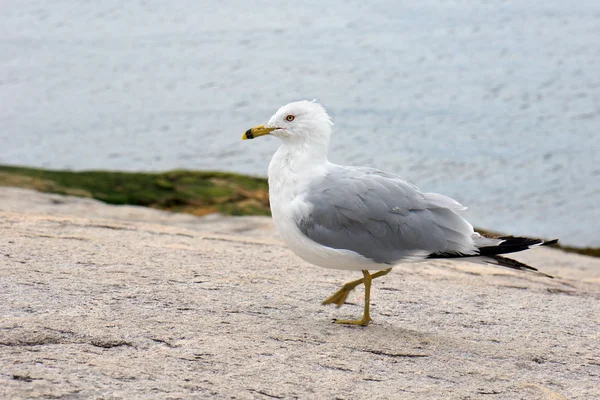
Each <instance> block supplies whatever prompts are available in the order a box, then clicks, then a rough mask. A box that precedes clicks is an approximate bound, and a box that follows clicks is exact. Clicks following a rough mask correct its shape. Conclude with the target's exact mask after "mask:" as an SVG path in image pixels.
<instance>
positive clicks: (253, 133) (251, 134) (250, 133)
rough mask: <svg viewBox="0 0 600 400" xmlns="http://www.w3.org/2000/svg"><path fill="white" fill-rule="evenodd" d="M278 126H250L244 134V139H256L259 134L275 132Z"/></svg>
mask: <svg viewBox="0 0 600 400" xmlns="http://www.w3.org/2000/svg"><path fill="white" fill-rule="evenodd" d="M275 129H277V128H265V126H264V125H259V126H255V127H254V128H250V129H248V130H247V131H246V133H244V134H243V135H242V140H246V139H254V138H257V137H259V136H264V135H268V134H269V133H271V132H273V131H274V130H275Z"/></svg>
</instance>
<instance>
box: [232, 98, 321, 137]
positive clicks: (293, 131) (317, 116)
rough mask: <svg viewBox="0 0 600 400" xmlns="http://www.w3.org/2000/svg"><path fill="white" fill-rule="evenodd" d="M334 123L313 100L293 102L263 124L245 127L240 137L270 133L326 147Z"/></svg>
mask: <svg viewBox="0 0 600 400" xmlns="http://www.w3.org/2000/svg"><path fill="white" fill-rule="evenodd" d="M332 125H333V122H331V119H330V118H329V115H327V111H325V108H323V106H322V105H320V104H319V103H316V102H314V101H312V102H311V101H306V100H303V101H296V102H294V103H290V104H286V105H285V106H283V107H281V108H280V109H279V110H277V112H276V113H275V115H273V116H272V117H271V119H269V122H267V123H266V124H264V125H259V126H255V127H254V128H251V129H248V130H247V131H246V133H244V135H243V136H242V139H244V140H245V139H254V138H255V137H258V136H263V135H269V134H270V135H273V136H276V137H278V138H280V139H281V140H282V141H283V142H284V143H287V144H296V145H307V144H311V143H314V144H319V145H325V146H327V145H328V144H329V139H330V138H331V126H332Z"/></svg>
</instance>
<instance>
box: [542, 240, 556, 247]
mask: <svg viewBox="0 0 600 400" xmlns="http://www.w3.org/2000/svg"><path fill="white" fill-rule="evenodd" d="M553 244H558V239H552V240H546V241H544V243H542V244H541V245H542V246H552V245H553Z"/></svg>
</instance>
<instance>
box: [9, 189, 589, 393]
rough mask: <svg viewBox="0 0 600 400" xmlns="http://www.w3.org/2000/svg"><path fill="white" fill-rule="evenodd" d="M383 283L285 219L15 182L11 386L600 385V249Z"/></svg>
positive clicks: (545, 252) (533, 389)
mask: <svg viewBox="0 0 600 400" xmlns="http://www.w3.org/2000/svg"><path fill="white" fill-rule="evenodd" d="M519 259H520V260H522V261H526V262H528V263H531V264H533V265H535V266H537V267H539V268H540V269H542V270H543V271H545V272H547V273H550V274H552V275H555V276H556V279H553V280H552V279H547V278H544V277H542V276H537V275H534V274H528V273H518V272H512V271H510V270H505V269H500V268H494V267H487V268H486V267H483V266H478V265H471V264H466V263H458V262H448V261H434V262H427V263H420V264H413V265H404V266H399V267H396V268H395V269H394V272H393V273H391V274H390V275H388V276H386V277H384V278H381V279H378V280H375V281H374V286H373V288H374V289H373V294H372V296H373V300H372V316H373V319H374V321H373V323H372V324H371V325H370V326H369V327H367V328H362V327H349V326H341V325H336V324H333V323H332V322H331V321H332V319H334V318H351V317H357V316H360V314H361V312H362V303H361V301H362V296H363V292H362V290H361V289H360V288H359V289H358V290H357V291H355V293H353V294H352V295H351V296H350V297H349V302H348V304H346V305H344V306H343V307H342V308H340V309H337V308H335V307H325V306H322V305H321V304H320V302H321V301H322V300H323V299H325V298H326V297H327V296H329V295H330V294H331V293H332V292H334V291H335V290H337V289H338V288H339V286H340V285H341V284H343V283H344V282H346V281H348V280H352V279H357V278H359V277H360V274H356V273H352V272H346V271H333V270H326V269H321V268H318V267H314V266H311V265H309V264H307V263H305V262H303V261H302V260H300V259H298V258H297V257H295V256H294V255H293V254H292V253H291V252H290V251H289V250H288V249H287V248H286V247H285V246H284V245H283V244H282V243H281V242H280V241H279V240H278V239H277V237H276V235H275V233H274V231H273V228H272V227H271V223H270V220H269V219H268V218H261V217H247V218H232V217H221V216H211V217H208V218H196V217H192V216H188V215H180V214H170V213H165V212H161V211H156V210H150V209H144V208H138V207H117V206H110V205H106V204H103V203H100V202H97V201H93V200H86V199H79V198H72V197H63V196H57V195H47V194H40V193H36V192H32V191H28V190H22V189H13V188H0V315H1V316H2V318H1V320H0V365H1V366H2V368H1V369H0V398H2V399H5V398H6V399H20V398H64V399H80V398H85V399H87V398H93V399H138V398H139V399H167V398H169V399H178V398H185V399H188V398H198V399H204V398H216V399H263V398H264V399H270V398H281V399H293V398H299V399H480V398H489V399H494V400H497V399H596V398H600V336H599V332H600V260H598V259H594V258H589V257H583V256H578V255H573V254H567V253H563V252H560V251H557V250H553V249H536V250H533V251H529V252H527V253H523V254H522V255H520V256H519Z"/></svg>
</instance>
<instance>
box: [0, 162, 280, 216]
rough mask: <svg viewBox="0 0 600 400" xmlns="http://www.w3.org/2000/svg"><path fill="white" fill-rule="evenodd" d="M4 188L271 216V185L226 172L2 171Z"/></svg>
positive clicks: (3, 168) (204, 211)
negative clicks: (11, 187)
mask: <svg viewBox="0 0 600 400" xmlns="http://www.w3.org/2000/svg"><path fill="white" fill-rule="evenodd" d="M0 186H16V187H22V188H28V189H35V190H38V191H41V192H47V193H58V194H66V195H72V196H79V197H89V198H94V199H97V200H100V201H103V202H106V203H110V204H129V205H137V206H145V207H152V208H158V209H161V210H169V211H177V212H185V213H190V214H194V215H206V214H210V213H214V212H220V213H223V214H228V215H270V211H269V194H268V193H269V192H268V185H267V180H266V179H264V178H255V177H250V176H244V175H239V174H233V173H226V172H203V171H187V170H175V171H168V172H160V173H146V172H113V171H83V172H73V171H54V170H44V169H38V168H25V167H11V166H0Z"/></svg>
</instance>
